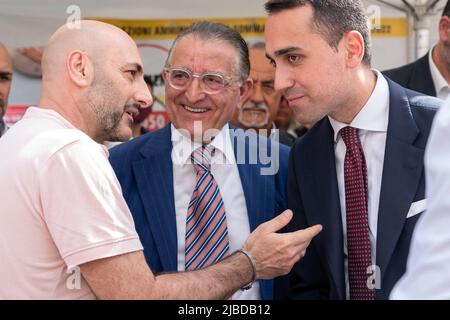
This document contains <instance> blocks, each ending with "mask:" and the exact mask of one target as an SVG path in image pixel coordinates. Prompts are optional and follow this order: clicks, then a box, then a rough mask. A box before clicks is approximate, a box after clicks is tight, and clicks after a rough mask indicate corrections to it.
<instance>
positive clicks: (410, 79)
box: [383, 53, 436, 97]
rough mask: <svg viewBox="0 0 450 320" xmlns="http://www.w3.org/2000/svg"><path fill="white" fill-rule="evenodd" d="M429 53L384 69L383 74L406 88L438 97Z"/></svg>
mask: <svg viewBox="0 0 450 320" xmlns="http://www.w3.org/2000/svg"><path fill="white" fill-rule="evenodd" d="M428 54H429V53H427V54H426V55H424V56H423V57H422V58H420V59H419V60H417V61H414V62H411V63H410V64H407V65H405V66H402V67H399V68H396V69H391V70H386V71H383V74H384V75H385V76H387V77H389V78H390V79H391V80H394V81H395V82H397V83H398V84H399V85H401V86H403V87H405V88H408V89H411V90H414V91H417V92H421V93H423V94H427V95H429V96H433V97H436V89H435V87H434V83H433V77H432V76H431V70H430V64H429V62H428Z"/></svg>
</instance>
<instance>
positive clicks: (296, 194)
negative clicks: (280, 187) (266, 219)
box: [288, 80, 441, 299]
mask: <svg viewBox="0 0 450 320" xmlns="http://www.w3.org/2000/svg"><path fill="white" fill-rule="evenodd" d="M388 83H389V89H390V107H389V125H388V130H387V137H386V149H385V157H384V166H383V174H382V185H381V194H380V203H379V211H378V227H377V245H376V264H377V265H378V266H379V268H380V271H381V277H380V280H381V288H380V289H379V290H376V299H388V297H389V293H390V292H391V290H392V287H393V286H394V284H395V283H396V282H397V280H398V279H399V278H400V277H401V276H402V275H403V273H404V272H405V267H406V261H407V258H408V252H409V245H410V240H411V235H412V232H413V229H414V226H415V224H416V221H417V219H418V218H419V216H420V214H418V215H415V216H413V217H411V218H409V219H407V218H406V217H407V213H408V211H409V208H410V206H411V204H412V203H413V202H415V201H419V200H422V199H424V198H425V193H424V192H425V179H424V167H423V156H424V149H425V146H426V143H427V139H428V134H429V131H430V126H431V123H432V120H433V117H434V114H435V112H436V108H437V107H438V106H439V105H440V103H441V100H439V99H437V98H433V97H428V96H423V95H419V94H418V93H417V92H413V91H410V90H407V89H405V88H403V87H400V86H399V85H397V84H396V83H394V82H392V81H389V80H388ZM297 141H298V142H297V143H296V144H295V145H294V147H293V149H292V151H291V156H290V162H289V176H288V205H289V208H291V209H292V210H293V211H294V219H293V222H292V223H291V224H290V225H289V229H301V228H305V227H309V226H312V225H315V224H318V223H320V224H322V225H323V230H322V232H321V233H320V234H319V235H318V236H317V237H315V238H314V239H313V240H312V242H311V245H310V247H309V248H308V250H307V252H306V255H305V257H304V258H303V259H302V260H301V261H300V262H299V263H297V264H296V265H295V266H294V269H293V271H292V273H291V277H290V282H291V288H290V298H294V299H345V273H344V250H343V248H344V243H343V241H344V239H343V231H342V218H341V215H342V214H345V212H344V213H342V212H341V209H340V200H339V189H338V184H337V175H336V164H335V155H334V141H333V128H332V127H331V124H330V122H329V120H328V117H325V118H324V119H322V120H321V121H319V122H318V123H317V124H316V125H315V126H314V127H313V128H312V129H310V130H309V131H308V132H307V133H306V134H305V135H304V136H303V138H302V139H298V140H297ZM369 196H370V195H369Z"/></svg>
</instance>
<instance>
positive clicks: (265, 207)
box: [230, 126, 275, 231]
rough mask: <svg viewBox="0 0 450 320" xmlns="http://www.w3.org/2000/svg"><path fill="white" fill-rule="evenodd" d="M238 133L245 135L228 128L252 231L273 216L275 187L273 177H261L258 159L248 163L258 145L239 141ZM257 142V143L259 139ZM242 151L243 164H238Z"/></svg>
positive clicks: (260, 165) (255, 152)
mask: <svg viewBox="0 0 450 320" xmlns="http://www.w3.org/2000/svg"><path fill="white" fill-rule="evenodd" d="M241 131H242V132H241ZM240 133H242V134H245V133H244V131H243V130H241V129H235V128H234V127H233V126H230V134H231V142H232V144H233V150H234V154H235V158H236V162H237V167H238V170H239V176H240V178H241V184H242V189H243V191H244V196H245V203H246V205H247V213H248V219H249V223H250V230H251V231H253V230H255V229H256V227H258V225H260V224H261V223H263V222H264V221H266V220H269V217H271V216H272V215H273V212H272V211H273V210H274V208H275V205H274V201H275V185H274V181H273V176H271V175H261V169H262V168H263V165H262V164H261V162H260V161H259V159H258V161H256V163H250V159H251V158H250V155H259V152H258V143H255V144H250V143H249V142H248V140H247V139H245V140H244V139H239V138H238V137H237V136H238V135H239V134H240ZM257 140H258V142H259V139H257ZM244 142H245V148H242V145H241V144H243V143H244ZM243 149H244V150H243ZM261 149H264V148H261ZM242 151H244V152H245V162H244V163H239V157H238V152H242Z"/></svg>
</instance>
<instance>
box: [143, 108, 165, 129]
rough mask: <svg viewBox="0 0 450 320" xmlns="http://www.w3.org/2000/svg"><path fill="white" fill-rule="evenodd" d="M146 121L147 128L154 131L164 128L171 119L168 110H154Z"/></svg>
mask: <svg viewBox="0 0 450 320" xmlns="http://www.w3.org/2000/svg"><path fill="white" fill-rule="evenodd" d="M145 121H146V123H145V129H147V131H149V132H152V131H156V130H159V129H161V128H164V127H165V126H166V125H167V124H168V123H169V122H170V119H169V115H168V114H167V112H166V111H152V113H150V115H149V116H148V118H147V119H146V120H145Z"/></svg>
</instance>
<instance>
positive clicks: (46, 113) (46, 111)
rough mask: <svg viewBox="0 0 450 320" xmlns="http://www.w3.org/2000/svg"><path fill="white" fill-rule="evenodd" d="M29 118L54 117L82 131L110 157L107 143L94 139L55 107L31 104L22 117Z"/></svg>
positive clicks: (65, 124) (71, 127) (66, 126)
mask: <svg viewBox="0 0 450 320" xmlns="http://www.w3.org/2000/svg"><path fill="white" fill-rule="evenodd" d="M27 118H41V119H43V118H47V119H53V120H56V121H57V122H59V124H61V125H62V126H63V127H65V128H67V129H75V130H77V131H79V132H81V133H82V134H83V135H85V136H86V137H87V138H88V139H89V140H91V141H93V142H95V143H96V144H97V145H98V146H99V147H100V148H101V150H102V152H103V153H104V154H105V156H106V157H107V158H108V157H109V151H108V148H107V147H106V146H105V145H103V144H101V143H97V142H96V141H94V139H92V138H91V137H90V136H88V135H87V134H86V133H84V132H83V131H81V130H80V129H78V128H77V127H75V126H74V125H73V124H72V123H70V121H68V120H67V119H66V118H64V117H63V116H62V115H61V114H59V113H58V112H57V111H55V110H53V109H50V108H41V107H35V106H30V107H29V108H27V110H26V111H25V114H24V115H23V117H22V119H27Z"/></svg>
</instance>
